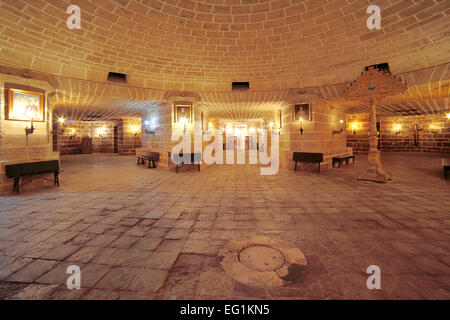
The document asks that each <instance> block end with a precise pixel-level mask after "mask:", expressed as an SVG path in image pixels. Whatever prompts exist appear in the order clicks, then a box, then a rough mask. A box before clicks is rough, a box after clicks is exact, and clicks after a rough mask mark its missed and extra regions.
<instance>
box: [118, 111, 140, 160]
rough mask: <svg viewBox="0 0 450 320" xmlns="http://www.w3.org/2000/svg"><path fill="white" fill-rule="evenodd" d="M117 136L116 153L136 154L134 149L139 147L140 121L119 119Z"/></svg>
mask: <svg viewBox="0 0 450 320" xmlns="http://www.w3.org/2000/svg"><path fill="white" fill-rule="evenodd" d="M118 134H119V143H118V153H119V154H121V155H134V154H136V149H137V148H140V147H141V135H142V128H141V119H140V118H126V119H120V120H119V121H118Z"/></svg>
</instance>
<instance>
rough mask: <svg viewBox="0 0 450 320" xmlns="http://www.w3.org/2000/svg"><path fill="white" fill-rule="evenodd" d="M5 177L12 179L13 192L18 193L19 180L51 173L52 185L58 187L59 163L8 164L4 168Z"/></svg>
mask: <svg viewBox="0 0 450 320" xmlns="http://www.w3.org/2000/svg"><path fill="white" fill-rule="evenodd" d="M5 171H6V176H7V177H8V178H14V188H13V192H16V193H19V184H20V178H21V177H24V176H31V175H38V174H45V173H53V174H54V178H53V183H54V184H55V186H58V187H59V173H60V170H59V161H58V160H50V161H36V162H27V163H18V164H10V165H6V166H5Z"/></svg>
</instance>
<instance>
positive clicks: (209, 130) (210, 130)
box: [203, 122, 213, 135]
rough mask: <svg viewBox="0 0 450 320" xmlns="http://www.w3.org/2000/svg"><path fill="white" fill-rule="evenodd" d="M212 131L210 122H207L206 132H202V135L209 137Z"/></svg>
mask: <svg viewBox="0 0 450 320" xmlns="http://www.w3.org/2000/svg"><path fill="white" fill-rule="evenodd" d="M212 129H213V124H212V122H209V123H208V130H205V131H203V134H204V135H210V134H211V132H212Z"/></svg>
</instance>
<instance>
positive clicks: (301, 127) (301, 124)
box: [300, 118, 303, 135]
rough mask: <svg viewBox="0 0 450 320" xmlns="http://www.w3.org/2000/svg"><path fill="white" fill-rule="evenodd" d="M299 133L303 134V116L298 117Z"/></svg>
mask: <svg viewBox="0 0 450 320" xmlns="http://www.w3.org/2000/svg"><path fill="white" fill-rule="evenodd" d="M300 134H301V135H303V118H300Z"/></svg>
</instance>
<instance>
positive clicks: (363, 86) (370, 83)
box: [344, 67, 407, 182]
mask: <svg viewBox="0 0 450 320" xmlns="http://www.w3.org/2000/svg"><path fill="white" fill-rule="evenodd" d="M406 88H407V86H406V83H403V82H402V81H401V79H399V78H397V77H396V76H393V75H391V73H390V71H389V70H378V69H377V68H375V67H370V68H368V69H367V70H365V71H364V72H362V73H361V76H360V77H358V79H356V80H355V81H353V82H352V83H351V84H350V86H349V87H348V88H347V90H346V91H345V92H344V97H345V98H347V99H352V98H355V99H357V100H359V101H365V102H366V103H367V102H368V103H369V156H368V162H369V168H368V169H367V170H366V171H363V172H360V173H358V179H361V180H370V181H376V182H387V181H389V180H391V179H392V173H390V172H385V171H384V170H383V167H382V165H381V159H380V151H379V150H378V149H377V146H378V134H377V110H376V104H375V101H376V100H378V101H380V100H381V99H382V98H383V97H385V96H387V95H391V94H396V93H400V92H403V91H405V90H406Z"/></svg>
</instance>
